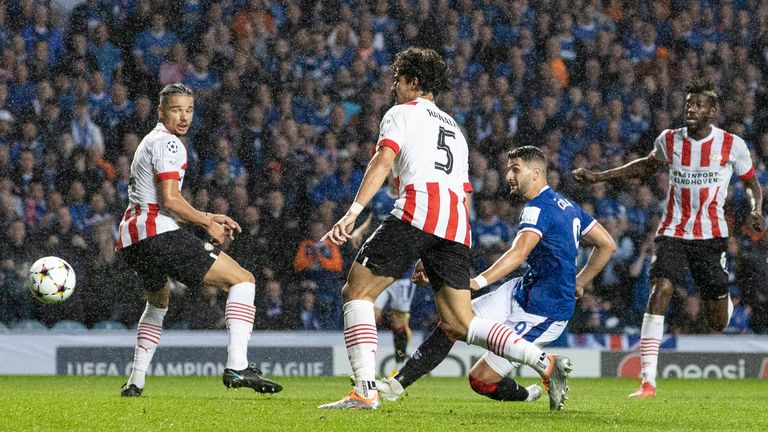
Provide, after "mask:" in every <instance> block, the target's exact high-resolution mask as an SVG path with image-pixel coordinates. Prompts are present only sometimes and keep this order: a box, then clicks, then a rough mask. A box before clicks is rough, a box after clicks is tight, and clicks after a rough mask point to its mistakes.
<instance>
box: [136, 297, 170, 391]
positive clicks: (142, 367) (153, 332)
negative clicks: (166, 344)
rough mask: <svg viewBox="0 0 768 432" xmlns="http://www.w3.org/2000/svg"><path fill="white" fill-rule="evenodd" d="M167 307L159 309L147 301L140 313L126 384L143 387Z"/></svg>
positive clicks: (158, 341) (158, 340)
mask: <svg viewBox="0 0 768 432" xmlns="http://www.w3.org/2000/svg"><path fill="white" fill-rule="evenodd" d="M166 312H168V308H165V309H160V308H156V307H154V306H152V305H151V304H149V303H147V307H146V308H145V309H144V313H143V314H141V318H140V319H139V325H138V327H137V330H136V334H137V336H136V347H134V350H133V368H132V369H131V376H130V377H128V385H130V384H134V385H136V387H138V388H141V389H143V388H144V379H145V377H146V375H147V368H149V363H150V362H151V361H152V356H154V355H155V348H157V344H159V343H160V333H161V332H162V329H163V318H165V313H166Z"/></svg>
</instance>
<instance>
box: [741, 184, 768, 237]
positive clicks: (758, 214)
mask: <svg viewBox="0 0 768 432" xmlns="http://www.w3.org/2000/svg"><path fill="white" fill-rule="evenodd" d="M743 182H744V186H746V187H747V196H748V197H749V205H750V207H751V208H750V213H749V224H750V225H751V226H752V228H753V229H755V230H757V231H762V230H763V222H764V219H763V189H762V188H761V187H760V182H759V181H758V180H757V176H756V175H753V176H752V177H750V178H749V179H747V180H743Z"/></svg>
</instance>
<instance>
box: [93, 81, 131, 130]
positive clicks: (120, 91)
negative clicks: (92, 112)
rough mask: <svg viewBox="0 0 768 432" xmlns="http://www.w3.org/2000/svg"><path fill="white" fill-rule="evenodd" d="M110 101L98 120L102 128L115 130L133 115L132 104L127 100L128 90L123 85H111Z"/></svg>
mask: <svg viewBox="0 0 768 432" xmlns="http://www.w3.org/2000/svg"><path fill="white" fill-rule="evenodd" d="M110 93H111V95H110V96H111V98H110V99H111V101H110V103H109V104H108V105H107V106H106V107H104V108H103V109H102V111H101V116H100V117H99V119H98V122H99V124H101V125H102V127H104V128H109V129H112V128H115V127H117V125H118V124H120V122H122V121H123V120H125V119H126V118H128V117H129V116H130V115H131V114H132V113H133V102H132V101H130V100H129V99H128V88H127V87H126V86H125V84H123V83H115V84H114V85H112V91H111V92H110Z"/></svg>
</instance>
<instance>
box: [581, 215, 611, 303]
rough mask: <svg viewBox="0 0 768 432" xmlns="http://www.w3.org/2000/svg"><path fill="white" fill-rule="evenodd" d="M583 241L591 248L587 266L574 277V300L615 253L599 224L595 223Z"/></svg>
mask: <svg viewBox="0 0 768 432" xmlns="http://www.w3.org/2000/svg"><path fill="white" fill-rule="evenodd" d="M583 239H584V240H586V241H587V242H588V243H590V244H592V245H593V248H592V253H590V254H589V259H588V260H587V264H586V265H585V266H584V268H582V269H581V271H580V272H579V274H577V275H576V298H580V297H581V296H582V295H583V294H584V287H585V286H586V285H587V284H589V283H590V282H592V279H594V278H595V276H597V274H598V273H600V272H601V271H603V268H605V265H606V264H608V260H610V259H611V255H613V252H614V251H616V243H615V242H614V241H613V237H611V235H610V234H609V233H608V231H606V230H605V228H603V226H602V225H600V222H595V224H594V225H593V226H592V228H591V229H590V230H589V231H588V232H587V233H586V234H585V235H584V237H583Z"/></svg>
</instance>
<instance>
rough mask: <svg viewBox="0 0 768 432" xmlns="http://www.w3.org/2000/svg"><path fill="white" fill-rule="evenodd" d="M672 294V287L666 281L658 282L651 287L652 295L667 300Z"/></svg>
mask: <svg viewBox="0 0 768 432" xmlns="http://www.w3.org/2000/svg"><path fill="white" fill-rule="evenodd" d="M673 292H674V286H673V285H672V283H670V282H668V281H658V282H656V283H655V284H654V285H653V295H655V296H661V297H662V298H665V299H669V298H671V297H672V294H673Z"/></svg>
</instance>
